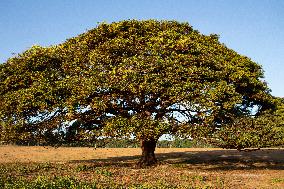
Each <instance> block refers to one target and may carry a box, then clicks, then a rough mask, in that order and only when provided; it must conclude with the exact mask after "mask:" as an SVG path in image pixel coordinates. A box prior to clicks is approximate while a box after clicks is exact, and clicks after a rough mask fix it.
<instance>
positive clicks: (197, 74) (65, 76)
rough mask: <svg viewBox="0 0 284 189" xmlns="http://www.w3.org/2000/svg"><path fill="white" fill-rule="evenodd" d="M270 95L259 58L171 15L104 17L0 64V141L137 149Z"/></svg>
mask: <svg viewBox="0 0 284 189" xmlns="http://www.w3.org/2000/svg"><path fill="white" fill-rule="evenodd" d="M271 102H272V96H271V95H270V90H269V88H268V87H267V85H266V83H265V82H264V81H263V70H262V68H261V66H260V65H258V64H257V63H255V62H253V61H252V60H251V59H250V58H248V57H246V56H242V55H240V54H238V53H237V52H235V51H233V50H232V49H230V48H228V47H226V46H225V45H224V44H222V43H220V42H219V40H218V36H217V35H215V34H212V35H203V34H201V33H199V32H198V31H197V30H194V29H193V28H192V27H191V26H190V25H189V24H188V23H179V22H176V21H156V20H146V21H137V20H127V21H120V22H116V23H111V24H106V23H101V24H99V25H98V26H97V27H96V28H94V29H91V30H89V31H87V32H85V33H83V34H81V35H79V36H77V37H74V38H71V39H68V40H66V41H65V42H64V43H62V44H59V45H54V46H50V47H41V46H33V47H31V48H30V49H28V50H27V51H25V52H23V53H21V54H19V55H17V56H15V57H12V58H10V59H9V60H8V61H7V62H5V63H4V64H0V118H1V126H0V139H1V140H2V141H18V140H22V141H26V140H31V139H34V140H37V141H42V142H45V143H51V142H54V141H57V142H58V141H73V140H92V141H93V140H96V139H97V138H98V137H99V136H101V137H118V138H123V137H134V138H137V139H138V140H141V141H142V142H141V145H142V149H143V153H144V151H149V148H151V149H152V147H150V146H153V147H155V144H156V141H157V140H158V138H159V137H160V136H161V135H163V134H172V135H178V136H188V137H192V138H195V137H200V138H203V139H212V138H214V136H217V135H214V133H216V132H219V131H220V129H222V127H223V126H225V125H227V124H230V123H231V122H232V121H233V120H235V118H236V117H242V116H249V115H250V114H251V112H252V111H253V112H254V113H255V114H256V115H258V114H260V113H261V112H263V111H265V110H267V109H269V108H271V107H272V103H271ZM154 149H155V148H154ZM154 149H152V152H151V153H152V154H153V153H154V151H153V150H154ZM150 151H151V150H150ZM145 153H146V154H147V153H148V152H145ZM150 159H151V157H150ZM152 159H155V158H154V157H152ZM142 161H148V159H147V158H146V160H145V159H144V160H142Z"/></svg>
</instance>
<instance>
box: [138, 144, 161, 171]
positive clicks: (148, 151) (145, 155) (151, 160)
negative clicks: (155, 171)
mask: <svg viewBox="0 0 284 189" xmlns="http://www.w3.org/2000/svg"><path fill="white" fill-rule="evenodd" d="M140 144H141V149H142V155H141V158H140V161H139V163H138V165H139V166H149V165H154V164H156V163H157V159H156V157H155V148H156V144H157V140H154V139H148V140H147V139H142V140H141V141H140Z"/></svg>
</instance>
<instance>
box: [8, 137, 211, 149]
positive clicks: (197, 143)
mask: <svg viewBox="0 0 284 189" xmlns="http://www.w3.org/2000/svg"><path fill="white" fill-rule="evenodd" d="M14 144H15V145H21V146H44V145H50V144H42V143H40V144H39V143H37V142H33V141H29V142H16V143H14ZM52 145H53V146H64V147H84V146H88V147H95V148H139V147H140V143H139V141H137V140H135V139H100V140H96V141H95V142H86V141H84V142H69V143H54V144H52ZM157 147H158V148H212V147H215V146H213V145H211V144H207V143H206V142H205V141H201V140H196V139H181V138H174V139H173V140H159V141H158V142H157Z"/></svg>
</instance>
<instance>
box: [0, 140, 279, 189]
mask: <svg viewBox="0 0 284 189" xmlns="http://www.w3.org/2000/svg"><path fill="white" fill-rule="evenodd" d="M140 153H141V151H140V149H136V148H128V149H123V148H116V149H94V148H79V147H68V148H67V147H60V148H53V147H19V146H0V165H1V166H10V167H11V166H12V167H13V166H20V167H21V166H22V167H25V166H33V165H35V164H40V165H44V162H50V164H49V169H43V171H44V173H42V174H45V175H54V174H60V175H72V176H74V177H76V178H80V179H81V180H86V181H91V180H95V181H99V182H101V183H105V184H106V183H110V182H112V183H117V184H119V185H122V186H133V185H137V184H142V185H143V186H144V185H145V184H146V185H147V184H148V185H149V186H157V185H159V186H160V185H161V186H174V187H179V188H184V187H189V186H193V187H201V188H206V187H211V188H284V149H263V150H259V151H252V152H238V151H236V150H223V149H217V148H216V149H215V148H214V149H206V148H201V149H191V148H160V149H157V150H156V153H157V158H158V159H159V160H160V164H159V165H157V166H155V167H149V168H145V169H139V168H137V167H136V166H135V165H136V164H135V163H136V161H137V160H138V158H139V155H140ZM50 165H51V166H50ZM43 167H44V166H43ZM24 170H26V168H24ZM31 170H33V171H30V172H24V174H22V172H21V171H20V172H15V174H22V175H21V176H24V177H26V178H33V177H34V176H35V175H40V174H41V173H40V172H39V170H38V169H31ZM59 170H60V171H59ZM74 170H75V171H74ZM41 171H42V170H41Z"/></svg>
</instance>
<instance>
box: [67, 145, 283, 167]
mask: <svg viewBox="0 0 284 189" xmlns="http://www.w3.org/2000/svg"><path fill="white" fill-rule="evenodd" d="M156 157H157V159H158V160H159V162H160V163H159V164H160V165H161V164H162V165H163V164H170V165H173V166H175V167H183V168H186V167H188V168H192V169H203V170H250V169H253V170H265V169H268V170H284V149H262V150H258V151H250V152H244V151H237V150H209V151H190V150H188V151H185V152H171V153H157V154H156ZM138 160H139V156H121V157H110V158H106V159H89V160H74V161H70V162H71V163H93V164H96V165H97V166H116V167H135V164H136V162H137V161H138Z"/></svg>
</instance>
